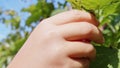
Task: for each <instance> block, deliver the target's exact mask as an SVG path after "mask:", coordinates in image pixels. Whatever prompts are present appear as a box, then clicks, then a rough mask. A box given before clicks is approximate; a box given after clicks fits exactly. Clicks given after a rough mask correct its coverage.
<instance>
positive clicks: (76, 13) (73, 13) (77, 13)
mask: <svg viewBox="0 0 120 68" xmlns="http://www.w3.org/2000/svg"><path fill="white" fill-rule="evenodd" d="M70 14H71V16H72V17H73V18H80V15H81V13H80V11H79V10H71V11H70Z"/></svg>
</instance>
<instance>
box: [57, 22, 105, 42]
mask: <svg viewBox="0 0 120 68" xmlns="http://www.w3.org/2000/svg"><path fill="white" fill-rule="evenodd" d="M58 31H59V33H60V35H62V36H63V37H64V38H65V39H66V40H70V41H75V40H91V41H94V42H97V43H103V42H104V38H103V36H102V33H101V32H100V30H99V29H98V28H97V27H96V26H94V25H92V24H90V23H88V22H79V23H69V24H65V25H61V26H60V27H59V29H58Z"/></svg>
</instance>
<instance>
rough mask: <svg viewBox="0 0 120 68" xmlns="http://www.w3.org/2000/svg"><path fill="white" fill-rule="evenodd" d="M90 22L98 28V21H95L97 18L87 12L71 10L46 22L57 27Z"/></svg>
mask: <svg viewBox="0 0 120 68" xmlns="http://www.w3.org/2000/svg"><path fill="white" fill-rule="evenodd" d="M80 21H84V22H89V23H92V24H94V25H96V26H98V24H99V23H98V21H97V20H96V19H95V17H94V16H93V15H92V14H90V13H88V12H85V11H79V10H70V11H66V12H63V13H60V14H57V15H55V16H53V17H50V18H48V19H47V20H46V22H49V23H53V24H56V25H61V24H66V23H71V22H80Z"/></svg>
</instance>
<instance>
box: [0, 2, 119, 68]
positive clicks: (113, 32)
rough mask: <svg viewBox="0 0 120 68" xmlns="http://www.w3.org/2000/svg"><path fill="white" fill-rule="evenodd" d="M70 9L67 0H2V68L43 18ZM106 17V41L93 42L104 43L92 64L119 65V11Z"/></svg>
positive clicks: (98, 66) (113, 67) (108, 67)
mask: <svg viewBox="0 0 120 68" xmlns="http://www.w3.org/2000/svg"><path fill="white" fill-rule="evenodd" d="M69 9H71V7H70V4H69V3H67V2H66V1H65V0H0V68H6V66H7V65H8V64H9V63H10V61H11V60H12V58H13V57H14V56H15V54H16V53H17V52H18V50H19V49H20V48H21V46H22V45H23V44H24V42H25V41H26V39H27V38H28V36H29V34H30V32H31V31H32V30H33V29H34V28H35V26H36V25H37V24H38V23H40V21H41V20H43V19H45V18H47V17H49V16H52V15H55V14H57V13H59V12H63V11H66V10H69ZM106 18H107V19H108V18H109V19H110V21H107V22H106V19H104V22H105V23H102V22H101V24H102V25H103V26H104V27H102V29H103V34H104V37H105V40H106V41H105V43H104V44H102V46H101V45H99V44H95V43H93V44H94V45H95V46H101V47H96V49H97V58H98V60H97V61H95V62H93V65H92V67H91V68H119V67H120V50H119V49H120V14H118V15H116V16H112V17H110V16H109V17H106ZM100 19H102V17H101V18H100ZM113 58H114V59H113ZM101 59H103V60H101ZM111 59H112V60H111ZM98 63H99V64H98ZM101 66H102V67H101Z"/></svg>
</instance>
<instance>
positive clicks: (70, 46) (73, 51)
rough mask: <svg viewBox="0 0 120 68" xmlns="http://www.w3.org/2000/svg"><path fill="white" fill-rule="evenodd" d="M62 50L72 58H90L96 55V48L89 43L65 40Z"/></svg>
mask: <svg viewBox="0 0 120 68" xmlns="http://www.w3.org/2000/svg"><path fill="white" fill-rule="evenodd" d="M63 50H64V51H65V53H66V54H67V55H68V56H69V57H72V58H78V59H84V58H85V59H87V58H88V59H90V60H92V59H94V58H95V56H96V50H95V48H94V47H93V46H92V45H91V44H90V43H84V42H67V43H66V46H65V47H64V48H63Z"/></svg>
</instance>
